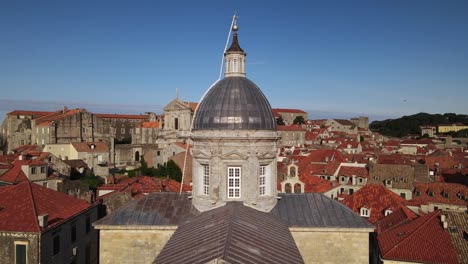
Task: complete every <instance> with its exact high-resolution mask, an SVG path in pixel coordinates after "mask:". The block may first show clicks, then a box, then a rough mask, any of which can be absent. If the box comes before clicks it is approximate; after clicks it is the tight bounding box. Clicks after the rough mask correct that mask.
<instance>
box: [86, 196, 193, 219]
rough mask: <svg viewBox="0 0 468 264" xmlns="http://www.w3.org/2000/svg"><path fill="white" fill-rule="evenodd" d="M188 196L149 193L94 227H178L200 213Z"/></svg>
mask: <svg viewBox="0 0 468 264" xmlns="http://www.w3.org/2000/svg"><path fill="white" fill-rule="evenodd" d="M188 196H189V194H188V193H182V194H179V193H170V192H159V193H157V192H155V193H150V194H148V195H147V196H145V197H142V198H140V199H138V200H135V201H131V202H129V203H127V204H125V205H124V206H122V207H121V208H119V209H117V210H116V211H115V212H112V214H110V215H108V216H106V217H104V218H103V219H101V220H99V221H97V222H95V223H94V225H124V226H129V225H179V224H181V223H183V222H184V221H186V220H187V219H188V218H189V217H191V216H194V215H197V214H199V213H200V212H199V211H198V210H197V209H196V208H195V207H194V206H193V205H192V201H191V200H190V199H189V198H188Z"/></svg>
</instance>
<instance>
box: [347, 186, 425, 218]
mask: <svg viewBox="0 0 468 264" xmlns="http://www.w3.org/2000/svg"><path fill="white" fill-rule="evenodd" d="M342 203H343V204H345V205H346V206H348V207H349V208H351V209H352V210H353V211H354V212H355V213H357V214H360V209H361V208H362V207H365V208H367V209H370V217H369V218H368V221H369V222H370V223H371V224H374V223H376V222H377V221H378V220H380V219H382V218H384V216H385V214H384V213H385V210H387V209H390V210H392V211H393V212H395V211H397V210H399V209H402V210H403V211H404V212H405V214H406V215H407V216H408V218H415V217H416V214H415V213H413V212H412V211H411V210H410V209H408V208H407V207H406V206H405V199H403V198H401V197H400V196H398V195H397V194H395V193H394V192H392V191H390V190H388V189H387V188H385V187H384V186H383V185H378V184H367V185H365V186H364V187H362V188H361V189H359V190H358V191H357V192H355V193H354V194H352V195H350V196H349V197H348V198H346V199H345V200H343V201H342Z"/></svg>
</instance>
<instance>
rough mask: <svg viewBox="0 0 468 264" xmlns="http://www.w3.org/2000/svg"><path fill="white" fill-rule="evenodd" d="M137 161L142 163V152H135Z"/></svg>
mask: <svg viewBox="0 0 468 264" xmlns="http://www.w3.org/2000/svg"><path fill="white" fill-rule="evenodd" d="M135 161H140V152H139V151H137V152H135Z"/></svg>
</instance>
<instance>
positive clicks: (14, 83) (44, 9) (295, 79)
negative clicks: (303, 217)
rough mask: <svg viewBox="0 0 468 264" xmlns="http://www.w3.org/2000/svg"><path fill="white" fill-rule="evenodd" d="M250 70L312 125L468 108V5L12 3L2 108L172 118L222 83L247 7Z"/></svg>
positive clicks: (0, 51) (5, 31) (2, 9)
mask: <svg viewBox="0 0 468 264" xmlns="http://www.w3.org/2000/svg"><path fill="white" fill-rule="evenodd" d="M235 10H237V12H238V16H239V19H238V23H239V28H240V29H239V42H240V45H241V47H242V48H243V49H244V50H245V51H246V52H247V65H246V70H247V76H248V78H250V79H251V80H253V81H254V82H255V83H256V84H257V85H258V86H259V87H260V88H261V89H262V90H263V92H264V93H265V94H266V96H267V97H268V99H269V100H270V103H271V105H272V106H273V107H277V108H300V109H303V110H306V111H307V112H309V118H311V119H313V118H322V117H332V116H334V117H349V116H353V115H358V114H364V115H369V116H371V118H372V119H382V118H386V117H398V116H401V115H406V114H414V113H418V112H429V113H445V112H455V113H460V114H468V103H467V102H468V92H467V91H468V60H467V58H468V15H467V14H468V1H461V0H460V1H456V0H452V1H417V0H414V1H323V2H315V1H294V0H290V1H219V0H218V1H2V2H1V3H0V34H1V41H0V114H1V115H2V116H4V114H5V113H6V112H8V111H11V110H14V109H30V110H34V109H37V110H53V109H57V108H60V107H62V106H64V105H67V106H68V107H69V108H70V107H83V108H86V109H88V110H91V111H95V112H108V113H143V112H146V111H153V112H156V113H158V114H159V113H161V112H162V108H163V107H164V105H165V104H167V103H168V102H169V101H171V100H172V99H173V98H175V95H176V88H178V89H179V94H180V98H181V99H184V100H186V101H198V100H199V99H200V97H201V96H202V95H203V93H204V92H205V90H206V89H207V88H208V87H209V86H210V85H211V84H212V83H213V82H214V81H216V79H217V78H218V74H219V67H220V61H221V56H222V52H223V49H224V45H225V42H226V37H227V34H228V31H229V26H230V23H231V18H232V15H233V13H234V11H235Z"/></svg>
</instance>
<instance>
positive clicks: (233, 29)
mask: <svg viewBox="0 0 468 264" xmlns="http://www.w3.org/2000/svg"><path fill="white" fill-rule="evenodd" d="M236 13H237V12H234V25H233V26H232V31H237V30H239V26H238V25H237V14H236Z"/></svg>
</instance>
